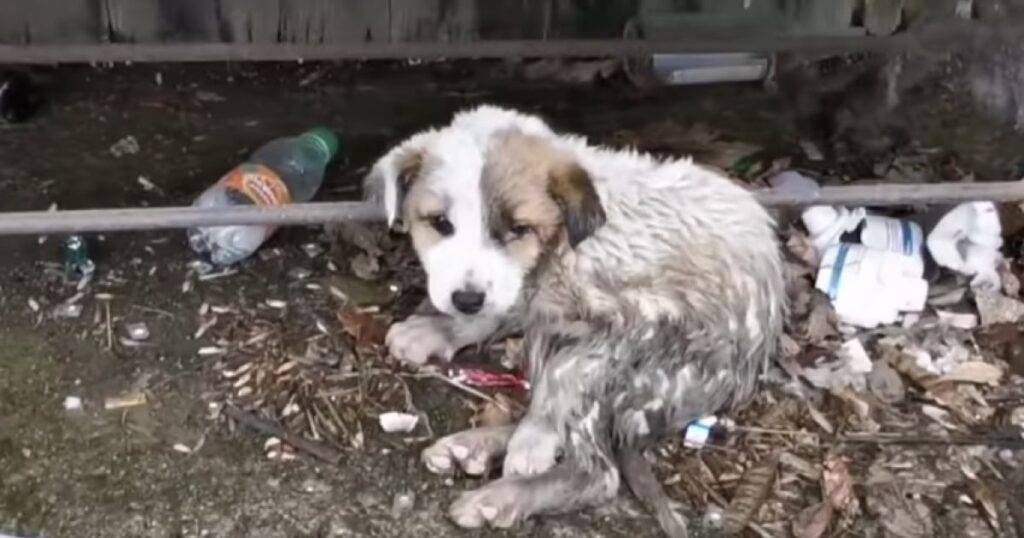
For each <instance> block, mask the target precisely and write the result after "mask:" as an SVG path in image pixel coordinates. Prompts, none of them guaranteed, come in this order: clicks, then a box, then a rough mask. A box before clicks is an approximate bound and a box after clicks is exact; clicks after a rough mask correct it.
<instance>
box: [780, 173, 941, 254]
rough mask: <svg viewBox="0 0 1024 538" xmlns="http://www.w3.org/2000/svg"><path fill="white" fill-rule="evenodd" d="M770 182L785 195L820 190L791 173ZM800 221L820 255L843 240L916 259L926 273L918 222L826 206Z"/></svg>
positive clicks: (808, 211) (807, 213)
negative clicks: (786, 193)
mask: <svg viewBox="0 0 1024 538" xmlns="http://www.w3.org/2000/svg"><path fill="white" fill-rule="evenodd" d="M770 183H771V185H772V187H773V188H774V189H776V190H778V191H782V192H794V193H814V192H817V191H818V189H819V187H818V183H817V182H816V181H814V180H813V179H811V178H808V177H806V176H804V175H802V174H800V173H799V172H794V171H791V170H790V171H785V172H781V173H779V174H777V175H776V176H774V177H772V178H771V180H770ZM801 220H802V221H803V223H804V227H805V228H807V233H808V234H810V236H811V242H812V244H814V248H815V249H817V251H818V253H819V254H820V253H823V252H825V250H827V249H828V248H829V247H830V246H832V245H835V244H837V243H839V242H840V241H847V242H854V243H860V244H862V245H865V246H868V247H871V248H876V249H880V250H888V251H892V252H898V253H901V254H903V255H905V256H910V257H912V258H914V259H916V260H917V263H918V264H919V265H920V266H921V269H920V270H921V272H923V271H924V259H923V258H922V257H921V251H922V247H923V245H924V231H923V230H922V229H921V226H920V225H919V224H917V223H916V222H912V221H909V220H904V219H894V218H891V217H885V216H882V215H872V214H869V213H868V212H867V211H866V210H865V209H864V208H863V207H858V208H854V209H849V208H846V207H841V206H840V207H833V206H827V205H819V206H811V207H808V208H807V209H805V210H804V212H803V213H802V214H801ZM850 236H852V237H850ZM914 272H915V273H916V272H917V270H916V269H915V270H914Z"/></svg>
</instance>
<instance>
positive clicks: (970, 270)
mask: <svg viewBox="0 0 1024 538" xmlns="http://www.w3.org/2000/svg"><path fill="white" fill-rule="evenodd" d="M1002 245H1003V237H1002V226H1001V225H1000V222H999V212H998V211H997V210H996V206H995V204H993V203H992V202H972V203H967V204H960V205H958V206H956V207H955V208H954V209H953V210H952V211H950V212H949V213H946V214H945V216H943V217H942V219H941V220H939V222H938V223H937V224H936V225H935V228H933V229H932V231H931V232H930V233H929V234H928V251H929V252H930V253H931V255H932V258H933V259H934V260H935V262H936V263H938V264H939V265H941V266H943V267H946V268H948V269H952V270H953V271H956V272H958V273H961V274H964V275H967V276H970V277H972V278H971V287H972V288H974V289H980V290H984V291H995V290H999V289H1001V288H1002V284H1001V281H1000V278H999V273H998V266H999V265H1000V263H1001V262H1002V255H1001V254H1000V248H1001V247H1002Z"/></svg>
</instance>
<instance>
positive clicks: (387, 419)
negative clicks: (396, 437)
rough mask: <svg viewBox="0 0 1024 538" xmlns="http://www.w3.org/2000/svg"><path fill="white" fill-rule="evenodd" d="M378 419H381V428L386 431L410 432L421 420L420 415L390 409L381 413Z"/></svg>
mask: <svg viewBox="0 0 1024 538" xmlns="http://www.w3.org/2000/svg"><path fill="white" fill-rule="evenodd" d="M378 420H379V421H380V429H382V430H384V431H385V432H388V433H395V432H403V433H408V432H411V431H413V430H414V429H416V424H417V423H418V422H419V421H420V417H418V416H416V415H412V414H409V413H399V412H396V411H388V412H386V413H381V415H380V417H378Z"/></svg>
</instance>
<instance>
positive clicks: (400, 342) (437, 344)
mask: <svg viewBox="0 0 1024 538" xmlns="http://www.w3.org/2000/svg"><path fill="white" fill-rule="evenodd" d="M384 343H385V344H387V346H388V351H389V352H390V353H391V356H392V357H394V358H396V359H398V360H400V361H403V362H407V363H410V364H416V365H421V364H426V362H427V361H428V360H430V358H431V357H437V358H439V359H443V360H445V361H447V360H450V359H451V358H452V356H453V355H455V352H456V351H458V350H457V349H455V346H454V345H453V344H452V335H451V329H450V327H448V326H447V324H446V320H445V319H444V318H441V317H439V316H411V317H409V319H406V320H405V321H400V322H398V323H395V324H394V325H392V326H391V327H390V328H389V329H388V333H387V336H386V337H385V339H384Z"/></svg>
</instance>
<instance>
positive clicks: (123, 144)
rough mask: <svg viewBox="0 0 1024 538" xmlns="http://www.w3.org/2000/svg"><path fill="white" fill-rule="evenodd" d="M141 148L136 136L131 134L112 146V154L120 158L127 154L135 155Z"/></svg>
mask: <svg viewBox="0 0 1024 538" xmlns="http://www.w3.org/2000/svg"><path fill="white" fill-rule="evenodd" d="M139 149H140V148H139V141H138V140H136V139H135V137H134V136H131V135H129V136H126V137H124V138H122V139H121V140H118V141H117V142H116V143H115V144H114V145H112V146H110V154H111V155H113V156H114V157H118V158H120V157H123V156H125V155H135V154H136V153H138V152H139Z"/></svg>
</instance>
